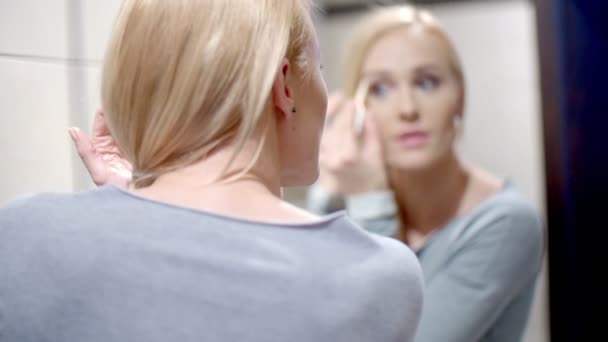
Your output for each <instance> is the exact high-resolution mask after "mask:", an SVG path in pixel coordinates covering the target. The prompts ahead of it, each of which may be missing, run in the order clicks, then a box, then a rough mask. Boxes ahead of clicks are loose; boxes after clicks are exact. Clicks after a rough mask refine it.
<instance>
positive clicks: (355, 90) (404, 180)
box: [309, 6, 543, 342]
mask: <svg viewBox="0 0 608 342" xmlns="http://www.w3.org/2000/svg"><path fill="white" fill-rule="evenodd" d="M353 37H354V38H353V41H352V43H351V45H350V47H349V49H348V50H347V52H346V56H348V59H347V60H346V68H345V70H346V73H345V78H344V84H343V94H339V95H335V96H333V97H332V99H331V100H330V105H329V107H330V108H329V119H328V124H327V127H326V131H325V133H324V138H323V142H322V147H321V153H320V155H321V162H320V165H321V175H320V179H319V182H318V183H317V184H316V185H315V186H314V187H313V188H312V189H311V191H310V196H309V207H310V208H311V209H314V211H317V212H319V213H328V212H331V211H334V210H337V209H341V208H342V207H343V206H345V207H346V209H347V211H348V213H349V214H350V215H351V216H352V217H353V218H354V219H355V220H356V221H358V222H359V223H360V224H361V225H363V226H364V227H365V228H367V229H368V230H369V231H373V232H376V233H379V234H383V235H390V236H394V237H396V238H397V239H399V240H401V241H403V242H405V243H406V244H407V245H409V246H410V247H411V248H412V249H414V251H415V252H416V254H417V255H418V257H419V260H420V263H421V266H422V269H423V273H424V275H425V303H424V308H423V315H422V318H421V323H420V326H419V329H418V334H417V338H416V341H417V342H439V341H449V342H474V341H505V342H507V341H508V342H512V341H518V340H519V339H520V338H521V336H522V333H523V331H524V328H525V326H526V321H527V317H528V313H529V309H530V303H531V301H532V297H533V293H534V287H535V280H536V277H537V274H538V272H539V270H540V267H541V259H542V254H543V232H542V228H541V223H540V221H539V218H538V214H537V213H536V212H535V210H534V209H533V208H532V207H531V205H530V204H529V203H528V202H527V201H526V200H525V199H524V198H523V197H522V196H521V195H520V193H519V192H518V191H517V190H516V189H515V188H514V186H513V185H512V184H511V183H510V182H509V181H508V180H503V179H500V178H498V177H496V176H494V175H492V174H490V173H488V172H485V171H483V170H481V169H480V168H478V167H476V166H472V165H465V164H464V163H463V162H462V161H461V160H460V159H459V158H458V156H457V155H456V152H455V148H454V147H455V146H454V145H455V143H456V141H457V137H458V135H459V133H460V131H461V127H460V126H461V122H462V119H463V113H464V102H465V101H464V98H465V86H464V83H465V82H464V76H463V72H462V68H461V65H460V62H459V60H458V57H457V54H456V52H455V50H454V48H453V46H452V44H451V43H450V40H449V38H448V36H447V34H446V33H445V31H444V30H443V29H442V28H441V27H440V25H439V24H438V23H437V21H436V20H435V19H434V18H433V17H432V16H431V14H429V13H428V12H425V11H419V10H417V9H415V8H412V7H404V6H401V7H390V8H384V9H381V10H379V11H377V12H375V13H374V14H372V15H371V16H370V17H368V18H367V19H366V20H364V21H363V22H362V23H361V24H360V25H359V27H358V28H357V29H356V30H355V31H354V34H353ZM366 93H367V96H365V94H366ZM362 94H363V95H362ZM353 97H354V98H355V100H352V98H353ZM357 98H358V100H359V101H357ZM363 98H364V99H365V102H364V103H363V100H361V99H363ZM358 102H361V103H358ZM363 106H365V107H366V109H367V112H366V113H365V114H366V126H365V129H364V131H363V135H358V134H357V132H356V131H355V129H353V121H355V122H356V117H357V116H359V115H360V114H361V113H363V112H362V111H363V110H365V109H364V108H362V107H363Z"/></svg>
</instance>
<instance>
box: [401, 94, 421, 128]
mask: <svg viewBox="0 0 608 342" xmlns="http://www.w3.org/2000/svg"><path fill="white" fill-rule="evenodd" d="M398 109H399V118H400V119H401V120H405V121H415V120H418V118H419V112H418V105H417V104H416V98H415V97H414V94H412V91H411V90H410V89H404V90H403V91H401V96H400V98H399V108H398Z"/></svg>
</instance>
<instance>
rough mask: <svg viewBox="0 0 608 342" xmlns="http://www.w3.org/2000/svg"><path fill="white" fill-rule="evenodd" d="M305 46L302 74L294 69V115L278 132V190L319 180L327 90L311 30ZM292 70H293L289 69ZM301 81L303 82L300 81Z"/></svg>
mask: <svg viewBox="0 0 608 342" xmlns="http://www.w3.org/2000/svg"><path fill="white" fill-rule="evenodd" d="M311 30H312V31H311V32H312V34H311V37H310V39H309V41H308V44H307V46H306V51H305V54H306V63H305V68H304V69H305V70H296V69H297V68H294V69H292V70H294V77H295V78H296V79H297V81H296V82H293V84H294V86H293V88H292V94H291V96H292V97H293V100H294V104H295V110H296V112H295V113H291V118H290V119H289V121H288V124H289V127H288V129H283V130H281V131H280V135H281V136H280V144H281V146H280V148H281V161H282V176H281V184H282V186H304V185H310V184H312V183H314V182H315V181H316V180H317V178H318V176H319V145H320V143H321V135H322V133H323V126H324V123H325V113H326V111H327V86H326V84H325V80H324V79H323V76H322V74H321V56H320V49H319V42H318V38H317V34H316V31H315V29H314V28H311ZM292 67H293V66H292ZM302 80H304V81H302Z"/></svg>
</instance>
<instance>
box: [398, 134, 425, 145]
mask: <svg viewBox="0 0 608 342" xmlns="http://www.w3.org/2000/svg"><path fill="white" fill-rule="evenodd" d="M428 137H429V135H428V133H426V132H424V131H410V132H405V133H402V134H400V135H399V136H398V137H397V140H398V142H399V144H400V145H401V146H403V147H417V146H420V145H422V144H424V143H425V142H426V141H427V139H428Z"/></svg>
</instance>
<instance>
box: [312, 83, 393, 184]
mask: <svg viewBox="0 0 608 342" xmlns="http://www.w3.org/2000/svg"><path fill="white" fill-rule="evenodd" d="M355 111H356V108H355V103H354V101H353V100H352V99H348V98H345V97H344V96H343V95H341V94H333V95H332V96H330V98H329V104H328V114H327V123H326V126H325V130H324V132H323V138H322V140H321V149H320V153H319V165H320V175H319V183H320V184H321V186H323V187H324V188H325V189H326V190H328V191H329V192H331V193H337V194H342V195H352V194H356V193H363V192H370V191H379V190H385V189H387V188H388V180H387V176H386V168H385V164H384V159H383V156H382V147H381V143H380V137H379V136H378V131H377V128H376V124H375V122H374V118H373V115H371V114H370V113H366V115H365V121H364V128H363V132H362V134H361V135H357V134H356V132H355V131H354V129H353V126H354V125H353V123H354V120H355Z"/></svg>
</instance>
